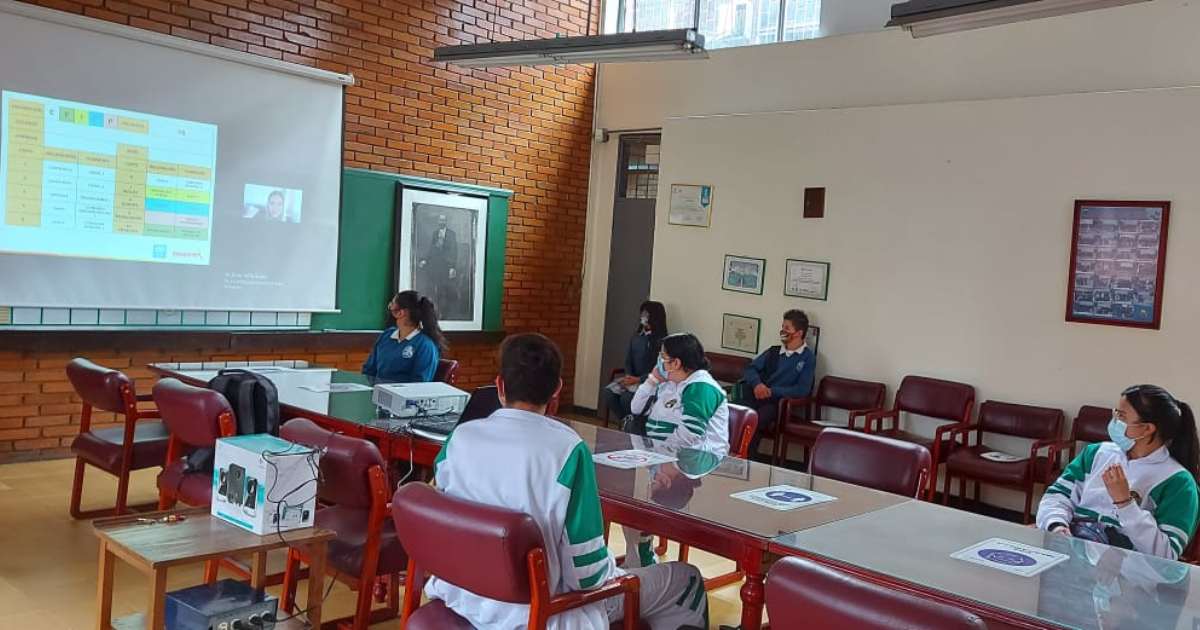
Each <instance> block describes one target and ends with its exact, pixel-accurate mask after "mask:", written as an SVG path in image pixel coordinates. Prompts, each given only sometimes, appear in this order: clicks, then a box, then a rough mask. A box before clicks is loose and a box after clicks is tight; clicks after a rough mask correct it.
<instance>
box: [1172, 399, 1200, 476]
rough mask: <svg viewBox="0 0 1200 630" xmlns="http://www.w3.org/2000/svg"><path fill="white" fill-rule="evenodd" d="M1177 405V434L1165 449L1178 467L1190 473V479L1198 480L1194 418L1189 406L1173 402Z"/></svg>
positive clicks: (1199, 468) (1199, 447) (1199, 463)
mask: <svg viewBox="0 0 1200 630" xmlns="http://www.w3.org/2000/svg"><path fill="white" fill-rule="evenodd" d="M1175 402H1176V404H1178V405H1179V433H1178V434H1177V435H1176V436H1175V439H1173V440H1171V446H1169V447H1168V448H1167V450H1168V451H1170V453H1171V457H1173V458H1175V461H1177V462H1179V465H1180V466H1183V467H1184V468H1186V469H1187V471H1188V472H1190V473H1192V477H1196V478H1200V444H1197V442H1196V416H1195V415H1194V414H1193V413H1192V407H1191V405H1189V404H1187V403H1185V402H1182V401H1175Z"/></svg>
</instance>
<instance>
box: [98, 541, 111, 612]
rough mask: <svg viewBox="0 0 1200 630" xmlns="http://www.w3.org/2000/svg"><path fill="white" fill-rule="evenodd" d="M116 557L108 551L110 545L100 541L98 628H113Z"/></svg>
mask: <svg viewBox="0 0 1200 630" xmlns="http://www.w3.org/2000/svg"><path fill="white" fill-rule="evenodd" d="M115 565H116V556H114V555H113V554H112V552H110V551H109V550H108V544H107V543H105V542H104V539H103V538H101V539H100V575H99V577H98V578H97V580H96V628H97V630H109V629H110V628H111V627H112V592H113V568H114V566H115Z"/></svg>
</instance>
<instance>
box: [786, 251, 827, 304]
mask: <svg viewBox="0 0 1200 630" xmlns="http://www.w3.org/2000/svg"><path fill="white" fill-rule="evenodd" d="M783 294H784V295H786V296H788V297H798V298H805V299H808V300H828V299H829V263H827V262H817V261H815V260H792V259H790V258H789V259H788V260H787V262H786V263H785V269H784V274H783Z"/></svg>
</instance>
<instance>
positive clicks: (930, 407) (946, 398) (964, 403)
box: [866, 376, 975, 501]
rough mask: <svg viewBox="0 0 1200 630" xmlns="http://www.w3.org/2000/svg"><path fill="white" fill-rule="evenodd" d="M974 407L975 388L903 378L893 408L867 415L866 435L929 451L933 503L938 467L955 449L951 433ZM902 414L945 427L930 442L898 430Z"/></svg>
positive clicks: (967, 420)
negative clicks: (917, 446) (888, 423)
mask: <svg viewBox="0 0 1200 630" xmlns="http://www.w3.org/2000/svg"><path fill="white" fill-rule="evenodd" d="M974 405H975V388H974V387H972V386H970V385H967V384H965V383H956V382H954V381H943V380H940V379H936V378H929V377H926V376H905V377H904V380H903V381H901V382H900V390H899V391H897V392H896V401H895V403H894V404H893V405H892V408H891V409H889V410H886V411H875V412H871V413H868V414H867V418H866V425H867V432H868V433H876V434H879V435H882V436H884V437H890V438H893V439H897V440H902V441H904V442H912V443H914V444H920V445H921V446H924V447H925V448H927V449H929V453H930V455H931V456H932V457H933V472H932V473H931V474H930V476H929V500H931V501H932V500H933V493H934V490H936V489H937V488H936V486H937V467H938V465H940V464H941V463H942V462H945V461H946V458H947V457H949V456H950V451H951V450H953V448H954V439H953V437H952V435H953V431H954V430H955V429H959V428H961V427H963V426H965V425H966V424H967V423H968V422H970V420H971V408H972V407H974ZM905 412H907V413H910V414H917V415H921V416H925V417H928V418H933V419H935V420H942V421H944V422H946V424H942V425H941V426H939V427H937V429H936V430H935V431H934V434H933V438H932V439H931V438H927V437H925V436H923V435H918V434H916V433H912V432H910V431H904V430H902V429H901V428H900V414H901V413H905ZM889 418H890V419H891V421H892V422H891V425H892V426H891V428H890V429H889V428H885V427H884V421H885V420H887V419H889Z"/></svg>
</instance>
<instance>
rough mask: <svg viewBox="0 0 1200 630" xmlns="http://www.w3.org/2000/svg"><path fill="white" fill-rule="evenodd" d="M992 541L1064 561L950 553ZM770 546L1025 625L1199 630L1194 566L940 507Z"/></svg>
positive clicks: (899, 509)
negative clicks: (1042, 565) (984, 562)
mask: <svg viewBox="0 0 1200 630" xmlns="http://www.w3.org/2000/svg"><path fill="white" fill-rule="evenodd" d="M993 537H995V538H1003V539H1006V540H1011V541H1014V542H1019V543H1023V544H1027V545H1033V546H1037V547H1042V548H1044V549H1049V550H1052V551H1057V552H1059V553H1063V554H1066V555H1067V556H1069V559H1068V560H1066V561H1064V562H1062V563H1060V564H1057V565H1055V566H1052V567H1050V568H1049V569H1047V570H1045V571H1043V572H1042V573H1040V574H1038V575H1036V576H1033V577H1020V576H1016V575H1012V574H1009V573H1006V572H1003V571H999V570H996V569H992V568H989V567H985V566H980V565H977V564H972V563H969V562H965V561H962V560H956V559H954V558H951V557H950V554H952V553H955V552H957V551H960V550H962V549H966V548H967V547H970V546H972V545H974V544H976V543H980V542H983V541H985V540H987V539H989V538H993ZM773 548H774V549H775V550H776V551H777V552H778V553H782V554H789V553H791V554H796V555H804V556H809V557H813V558H815V559H817V560H821V559H825V560H829V561H832V562H834V563H838V564H844V565H850V566H853V567H857V568H859V569H865V570H867V571H869V572H871V573H874V574H877V575H881V576H886V577H888V578H891V579H892V580H894V581H899V582H902V583H907V584H909V585H913V586H916V587H918V588H919V589H920V590H923V591H928V592H933V593H940V594H943V595H947V596H949V597H950V598H951V599H956V600H958V601H965V602H967V603H978V604H981V605H982V606H983V607H984V608H990V609H993V610H995V611H999V612H1000V613H1001V616H1002V617H1009V618H1015V619H1018V620H1020V619H1023V620H1025V621H1026V622H1028V620H1036V621H1037V622H1040V623H1042V624H1048V625H1052V626H1061V627H1067V628H1083V629H1093V628H1094V629H1110V628H1115V629H1125V628H1128V629H1134V628H1137V629H1142V628H1177V629H1185V628H1186V629H1187V630H1194V629H1195V628H1200V579H1198V578H1200V575H1197V574H1196V568H1195V567H1192V566H1190V565H1187V564H1182V563H1179V562H1173V561H1169V560H1164V559H1161V558H1156V557H1152V556H1147V555H1144V554H1140V553H1137V552H1133V551H1126V550H1123V549H1118V548H1116V547H1109V546H1107V545H1101V544H1097V543H1092V542H1086V541H1083V540H1078V539H1075V538H1070V537H1068V536H1064V535H1061V534H1048V533H1046V532H1043V531H1041V530H1038V529H1034V528H1031V527H1024V526H1021V525H1017V524H1015V523H1009V522H1006V521H1000V520H997V519H993V518H989V517H986V516H980V515H978V514H972V513H970V512H964V511H961V510H957V509H952V508H948V507H943V506H941V505H935V504H930V503H923V502H917V501H912V502H907V503H903V504H900V505H895V506H892V507H889V508H887V509H884V510H879V511H875V512H871V513H869V514H863V515H860V516H856V517H854V518H849V519H845V520H841V521H838V522H837V523H834V524H831V525H825V526H823V527H817V528H811V529H806V530H803V531H797V532H792V533H788V534H785V535H782V536H780V537H778V538H776V539H775V545H773Z"/></svg>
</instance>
